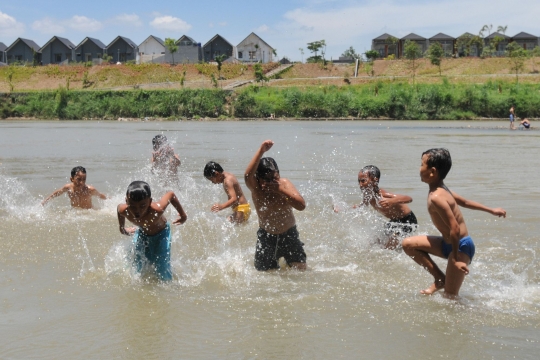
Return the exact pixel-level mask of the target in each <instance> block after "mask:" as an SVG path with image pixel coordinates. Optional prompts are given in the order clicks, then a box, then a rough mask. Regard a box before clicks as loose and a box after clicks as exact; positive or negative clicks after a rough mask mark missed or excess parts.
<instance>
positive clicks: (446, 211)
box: [427, 187, 469, 243]
mask: <svg viewBox="0 0 540 360" xmlns="http://www.w3.org/2000/svg"><path fill="white" fill-rule="evenodd" d="M427 208H428V212H429V215H430V216H431V221H433V225H435V227H436V228H437V229H438V230H439V231H440V232H441V234H442V236H443V238H444V239H445V241H446V242H448V243H450V233H451V230H452V229H451V225H452V224H450V223H448V219H452V218H453V219H454V220H455V221H456V223H457V225H458V226H459V232H458V234H457V236H458V240H459V239H462V238H464V237H465V236H467V235H469V232H468V230H467V226H466V225H465V220H464V219H463V215H462V214H461V210H460V209H459V206H458V204H457V202H456V200H455V199H454V196H453V195H452V193H451V192H450V191H449V190H446V189H444V188H442V187H438V188H436V189H435V190H434V191H430V192H429V194H428V199H427Z"/></svg>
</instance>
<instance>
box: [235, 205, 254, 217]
mask: <svg viewBox="0 0 540 360" xmlns="http://www.w3.org/2000/svg"><path fill="white" fill-rule="evenodd" d="M233 211H234V212H237V211H238V212H241V213H242V214H244V221H248V219H249V215H251V208H250V207H249V204H240V205H238V206H236V207H234V208H233Z"/></svg>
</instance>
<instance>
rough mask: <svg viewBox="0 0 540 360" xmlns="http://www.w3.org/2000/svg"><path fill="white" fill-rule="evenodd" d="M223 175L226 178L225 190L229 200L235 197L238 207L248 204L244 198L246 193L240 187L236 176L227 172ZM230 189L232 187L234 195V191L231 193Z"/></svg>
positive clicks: (224, 182) (224, 181)
mask: <svg viewBox="0 0 540 360" xmlns="http://www.w3.org/2000/svg"><path fill="white" fill-rule="evenodd" d="M223 175H224V176H225V179H224V180H223V189H224V190H225V193H227V196H228V198H229V200H230V199H231V197H232V196H235V197H236V204H237V205H239V204H247V200H246V197H245V196H244V192H243V191H242V187H241V186H240V183H239V182H238V179H237V178H236V176H234V175H233V174H231V173H229V172H226V171H224V172H223ZM230 187H232V189H233V191H234V195H233V194H232V191H231V192H229V190H228V189H229V188H230Z"/></svg>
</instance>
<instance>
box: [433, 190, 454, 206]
mask: <svg viewBox="0 0 540 360" xmlns="http://www.w3.org/2000/svg"><path fill="white" fill-rule="evenodd" d="M428 199H429V200H430V201H431V202H432V203H435V204H439V203H441V202H445V203H452V202H455V199H454V197H453V196H452V194H451V193H450V191H449V190H447V189H445V188H443V187H441V186H439V187H437V188H436V189H435V190H433V191H430V192H429V195H428Z"/></svg>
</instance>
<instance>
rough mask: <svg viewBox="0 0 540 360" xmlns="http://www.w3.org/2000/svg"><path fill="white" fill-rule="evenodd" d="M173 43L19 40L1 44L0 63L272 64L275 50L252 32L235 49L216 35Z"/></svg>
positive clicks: (152, 39) (118, 39) (119, 39)
mask: <svg viewBox="0 0 540 360" xmlns="http://www.w3.org/2000/svg"><path fill="white" fill-rule="evenodd" d="M175 43H176V45H177V51H176V52H175V53H172V54H171V52H170V51H169V50H168V48H167V47H166V46H165V42H164V41H163V40H162V39H160V38H159V37H157V36H153V35H150V36H149V37H148V38H146V40H144V41H143V42H142V43H141V44H139V45H137V44H135V43H134V42H133V41H131V40H130V39H129V38H127V37H124V36H117V37H116V38H115V39H114V40H113V41H112V42H111V43H110V44H109V45H105V44H104V43H102V42H101V41H100V40H98V39H95V38H91V37H86V38H84V40H83V41H81V42H80V43H79V45H75V44H73V43H72V42H71V41H70V40H69V39H66V38H63V37H59V36H53V37H52V38H51V39H50V40H49V41H48V42H47V43H46V44H45V45H43V46H42V47H40V46H39V45H37V44H36V43H35V42H34V41H32V40H29V39H23V38H18V39H17V40H15V41H14V42H13V43H12V44H11V45H10V46H6V45H5V44H3V43H1V42H0V62H3V63H8V64H11V63H35V64H42V65H48V64H62V63H67V62H71V61H77V62H90V61H91V62H94V63H101V62H102V59H103V56H104V55H108V56H110V57H111V58H112V61H114V62H120V63H124V62H127V61H135V62H137V63H149V62H153V63H172V62H175V63H198V62H201V61H205V62H211V61H214V59H215V58H216V56H218V55H225V57H226V59H227V60H225V61H236V62H262V63H268V62H272V61H274V57H273V56H274V53H275V51H274V49H273V48H272V47H271V46H270V45H268V43H266V42H265V41H264V40H263V39H261V38H260V37H259V36H258V35H257V34H255V33H251V34H249V35H248V36H247V37H246V38H245V39H244V40H242V41H241V42H240V43H239V44H238V45H237V46H234V45H232V44H231V43H230V42H229V41H227V40H226V39H225V38H224V37H222V36H221V35H219V34H218V35H216V36H214V37H213V38H212V39H210V40H209V41H208V42H207V43H206V44H204V45H201V43H199V42H197V41H195V40H194V39H193V38H191V37H189V36H186V35H183V36H182V37H180V38H179V39H178V40H176V42H175Z"/></svg>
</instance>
